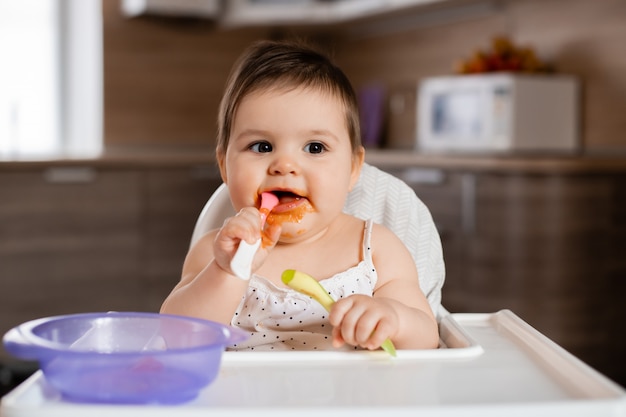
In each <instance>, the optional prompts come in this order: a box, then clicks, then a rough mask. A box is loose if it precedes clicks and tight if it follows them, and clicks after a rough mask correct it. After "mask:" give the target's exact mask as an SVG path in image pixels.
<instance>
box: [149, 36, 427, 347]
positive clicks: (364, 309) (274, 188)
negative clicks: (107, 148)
mask: <svg viewBox="0 0 626 417" xmlns="http://www.w3.org/2000/svg"><path fill="white" fill-rule="evenodd" d="M364 152H365V151H364V149H363V147H362V146H361V142H360V128H359V115H358V107H357V101H356V98H355V93H354V90H353V89H352V86H351V85H350V82H349V81H348V79H347V77H346V76H345V74H344V73H343V72H342V71H341V70H340V69H339V68H338V67H337V66H335V65H334V64H333V63H332V62H331V61H330V60H329V58H328V57H327V56H325V55H324V54H322V53H320V52H318V51H316V50H315V49H314V48H311V47H309V46H306V45H303V44H300V43H292V42H271V41H260V42H257V43H255V44H253V45H252V46H251V47H250V48H249V49H248V50H247V51H246V52H245V53H244V54H243V55H242V57H241V58H240V59H239V61H238V62H237V64H236V65H235V67H234V70H233V72H232V74H231V76H230V78H229V81H228V84H227V88H226V92H225V94H224V97H223V99H222V102H221V106H220V112H219V120H218V141H217V150H216V156H217V161H218V164H219V169H220V173H221V176H222V179H223V180H224V182H225V183H226V184H227V185H228V190H229V193H230V198H231V202H232V205H233V207H234V208H235V210H236V211H238V213H237V214H236V215H235V216H233V217H231V218H229V219H227V220H226V221H225V222H224V224H223V226H222V227H221V228H220V229H218V230H213V231H211V232H209V233H207V234H206V235H205V236H203V237H202V238H201V239H200V240H199V241H198V242H197V243H196V244H195V245H193V247H192V248H191V249H190V251H189V253H188V254H187V257H186V260H185V263H184V266H183V271H182V278H181V280H180V282H179V283H178V285H176V287H175V288H174V289H173V291H172V292H171V294H170V295H169V296H168V297H167V299H166V300H165V302H164V303H163V306H162V308H161V312H162V313H171V314H182V315H188V316H194V317H200V318H204V319H208V320H213V321H217V322H221V323H225V324H232V325H233V326H236V327H239V328H241V329H243V330H245V331H247V332H248V333H249V334H250V338H249V339H248V340H247V341H245V342H243V343H239V344H238V345H236V346H232V347H231V349H242V350H243V349H254V350H304V349H306V350H312V349H319V350H328V349H355V348H356V349H370V350H373V349H378V348H379V347H380V345H381V343H382V342H383V341H384V340H385V339H387V338H390V339H391V340H392V341H393V343H394V344H395V346H396V347H397V348H399V349H420V348H435V347H437V345H438V340H439V338H438V329H437V322H436V320H435V317H434V315H433V312H432V311H431V309H430V306H429V304H428V301H427V300H426V297H425V296H424V294H423V293H422V291H421V289H420V286H419V281H418V275H417V269H416V266H415V263H414V261H413V258H412V257H411V255H410V253H409V251H408V250H407V249H406V247H405V246H404V244H403V243H402V242H401V241H400V240H399V239H398V238H397V237H396V236H395V235H394V234H393V233H392V232H391V231H390V230H388V229H387V228H385V227H384V226H382V225H379V224H375V223H373V222H372V221H370V220H362V219H358V218H356V217H353V216H351V215H348V214H346V213H343V212H342V208H343V206H344V203H345V201H346V197H347V194H348V193H349V191H350V190H351V189H352V187H353V186H354V184H355V183H356V182H357V180H358V178H359V174H360V171H361V166H362V164H363V160H364ZM263 192H271V193H273V194H275V195H276V196H277V197H278V200H279V202H278V205H277V206H276V207H275V208H274V209H272V211H271V213H270V214H269V216H268V217H267V223H266V225H265V226H263V227H262V217H263V215H262V214H261V212H260V211H259V207H260V196H261V193H263ZM261 237H262V238H263V244H262V245H261V247H260V249H259V250H258V251H257V253H256V255H255V257H254V260H253V264H252V271H253V275H252V277H251V279H250V280H249V281H246V280H241V279H239V278H237V277H235V275H234V273H233V271H232V270H231V267H230V263H231V260H232V258H233V256H234V254H235V252H236V251H237V248H238V246H239V244H240V242H241V241H243V240H245V241H246V242H248V243H254V242H255V241H257V240H258V239H259V238H261ZM286 269H295V270H299V271H302V272H305V273H307V274H309V275H312V276H313V277H315V278H316V279H318V280H320V283H321V284H322V285H323V286H324V287H325V289H326V290H327V291H328V292H329V293H330V294H331V295H332V296H333V298H335V299H336V300H337V302H336V303H335V304H334V305H333V308H332V310H331V312H330V313H327V312H326V311H325V310H324V309H323V308H322V307H321V306H320V305H318V304H317V303H316V302H315V301H313V300H312V299H311V298H310V297H308V296H305V295H302V294H300V293H297V292H295V291H294V290H291V289H289V288H288V287H287V286H285V285H284V284H283V283H282V281H281V275H282V272H283V271H284V270H286Z"/></svg>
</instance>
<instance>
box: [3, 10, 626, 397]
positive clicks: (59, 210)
mask: <svg viewBox="0 0 626 417" xmlns="http://www.w3.org/2000/svg"><path fill="white" fill-rule="evenodd" d="M120 10H121V5H120V2H119V1H118V0H103V1H102V13H103V47H104V54H103V69H104V70H103V77H104V112H103V113H104V119H103V120H104V126H103V129H104V135H103V139H104V153H103V154H102V156H101V157H98V158H93V159H74V158H62V157H61V158H59V157H56V158H51V159H49V160H37V161H27V160H11V158H4V159H2V160H1V161H0V228H1V229H0V236H1V239H0V280H1V285H2V291H1V292H0V333H4V332H5V331H6V330H8V329H9V328H10V327H12V326H14V325H16V324H19V323H21V322H23V321H26V320H29V319H33V318H37V317H42V316H49V315H53V314H63V313H72V312H84V311H98V310H104V311H106V310H147V311H156V310H158V308H159V306H160V303H161V301H162V300H163V298H164V297H165V295H166V294H167V293H168V292H169V290H170V289H171V288H172V287H173V285H175V283H176V282H177V280H178V278H179V271H180V267H181V263H182V260H183V257H184V254H185V252H186V250H187V247H188V242H189V238H190V237H191V230H192V228H193V224H194V222H195V219H196V218H197V215H198V214H199V212H200V210H201V208H202V205H203V204H204V202H205V201H206V200H207V198H208V197H209V196H210V194H211V192H212V190H213V189H214V188H215V187H217V186H218V185H219V183H220V179H219V176H218V173H217V171H216V169H215V165H214V161H213V157H212V149H213V144H214V132H215V117H216V113H217V107H218V103H219V100H220V97H221V93H222V89H223V86H224V82H225V80H226V77H227V75H228V71H229V70H230V68H231V66H232V64H233V62H234V60H235V59H236V57H237V56H238V55H239V54H240V53H241V51H242V50H243V49H244V48H245V47H246V46H247V45H249V44H250V42H252V41H253V40H256V39H260V38H285V37H293V36H297V37H306V38H308V39H311V40H313V41H314V42H316V43H318V44H319V45H321V46H322V47H324V48H326V49H327V50H328V51H330V52H331V53H332V54H333V56H334V57H335V59H336V61H337V62H338V64H339V65H340V66H341V67H342V68H343V69H344V70H345V71H346V73H347V74H348V76H349V77H350V79H351V80H352V81H353V84H354V86H355V88H356V89H357V90H359V91H362V90H363V89H365V88H368V87H370V86H378V87H381V88H383V90H384V91H385V93H386V96H387V99H388V101H387V103H388V104H387V106H386V111H385V115H386V124H385V129H384V131H383V133H382V134H381V136H380V144H379V146H378V148H371V149H369V150H368V161H369V162H370V163H372V164H375V165H378V166H380V167H382V168H384V169H386V170H389V171H391V172H393V173H395V174H397V175H398V176H400V177H402V178H404V179H405V180H406V181H407V182H408V183H409V184H411V185H412V186H413V187H414V188H415V190H416V192H417V193H418V196H420V197H421V198H422V199H423V200H424V201H425V202H426V204H427V205H428V206H429V207H430V209H431V211H432V213H433V217H434V219H435V222H436V223H437V225H438V228H439V230H440V233H441V237H442V242H443V247H444V255H445V260H446V265H447V278H446V285H445V287H444V293H443V304H444V306H446V307H447V308H448V309H449V310H451V311H452V312H492V311H496V310H498V309H502V308H509V309H511V310H513V311H514V312H515V313H517V314H518V315H520V316H521V317H522V318H523V319H525V320H526V321H528V322H529V323H531V324H532V325H533V326H535V327H536V328H538V329H539V330H540V331H541V332H543V333H544V334H546V335H548V336H549V337H551V338H552V339H553V340H555V341H556V342H558V343H559V344H561V345H562V346H564V347H565V348H566V349H568V350H569V351H571V352H572V353H574V354H575V355H577V356H579V357H580V358H582V359H583V360H585V361H586V362H588V363H589V364H591V365H592V366H594V367H595V368H597V369H598V370H600V371H601V372H603V373H605V374H606V375H608V376H609V377H611V378H612V379H614V380H616V381H618V382H620V383H621V384H626V365H624V361H623V360H622V359H623V358H622V357H623V354H624V353H626V336H625V335H624V332H623V331H621V330H622V329H623V327H624V325H623V323H625V322H626V310H625V309H624V308H623V307H622V305H621V300H622V297H623V294H626V291H625V290H626V260H625V259H624V258H626V257H625V256H624V254H625V252H626V243H624V242H625V239H626V181H625V180H626V136H624V133H623V132H624V131H626V118H625V117H624V112H625V110H626V77H624V75H623V74H625V73H626V54H624V53H623V50H624V44H625V43H626V2H624V1H622V0H503V1H472V0H441V1H435V2H431V3H426V4H422V5H416V6H407V7H406V8H404V9H402V10H398V11H392V12H387V13H380V14H377V15H374V16H367V17H363V18H359V19H348V20H346V21H342V22H339V23H335V24H320V23H318V24H311V23H310V22H306V20H303V21H294V22H291V23H289V24H284V25H276V24H264V23H263V22H258V23H255V24H251V25H243V26H232V27H224V26H223V25H221V24H220V22H219V21H217V20H216V19H215V18H201V17H176V18H173V17H164V16H155V15H141V16H138V17H133V18H128V17H125V16H124V15H122V13H121V12H120ZM502 35H503V36H507V37H509V38H510V39H511V40H513V41H514V42H515V43H519V44H522V45H529V46H532V47H533V48H534V50H535V51H536V52H537V54H538V55H539V56H540V58H541V59H543V60H545V61H547V62H549V63H551V64H552V65H553V66H554V67H555V68H556V69H557V71H558V72H561V73H567V74H573V75H575V76H577V77H579V79H580V80H581V82H582V97H581V111H580V135H581V150H580V152H579V154H578V155H575V156H571V155H563V156H560V155H554V154H552V155H506V156H493V155H462V154H454V155H446V154H434V155H431V154H420V153H416V152H407V150H406V149H408V148H411V147H412V146H413V144H414V141H415V134H416V133H415V131H416V120H415V94H416V91H417V87H418V84H419V82H420V81H421V80H423V79H424V78H426V77H430V76H437V75H447V74H451V73H452V72H453V68H454V65H455V63H457V62H458V61H459V60H460V59H462V58H467V57H468V56H471V55H472V53H473V51H474V50H476V49H477V48H487V47H488V46H489V45H490V42H491V39H492V38H493V37H494V36H502ZM391 103H396V104H391ZM398 103H400V104H398ZM0 362H4V363H5V364H7V367H6V368H3V370H2V372H0V382H3V383H4V384H5V385H7V384H11V383H14V382H15V380H16V379H19V378H20V376H21V375H23V374H25V373H28V372H29V371H30V369H31V368H30V367H29V366H28V365H24V364H19V363H14V361H13V360H12V359H11V358H10V357H9V356H8V355H6V354H4V353H2V354H1V355H0Z"/></svg>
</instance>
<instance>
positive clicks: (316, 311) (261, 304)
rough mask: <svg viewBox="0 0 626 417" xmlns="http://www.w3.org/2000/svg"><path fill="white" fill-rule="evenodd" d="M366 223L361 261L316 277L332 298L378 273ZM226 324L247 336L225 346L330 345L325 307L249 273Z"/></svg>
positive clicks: (357, 289) (363, 289) (366, 288)
mask: <svg viewBox="0 0 626 417" xmlns="http://www.w3.org/2000/svg"><path fill="white" fill-rule="evenodd" d="M372 225H373V222H372V221H371V220H368V221H367V222H365V227H364V233H363V259H362V260H361V262H359V264H358V265H356V266H354V267H352V268H350V269H348V270H347V271H344V272H340V273H338V274H336V275H334V276H332V277H330V278H328V279H324V280H321V281H320V283H321V284H322V286H324V288H325V289H326V290H327V291H328V293H329V294H330V295H331V296H332V297H333V298H334V299H335V300H339V299H341V298H344V297H348V296H350V295H352V294H365V295H370V296H371V295H372V294H373V291H374V287H375V285H376V281H377V279H378V276H377V274H376V269H375V268H374V264H373V262H372V254H371V250H370V238H371V233H372ZM304 272H306V271H304ZM231 324H232V325H233V326H235V327H238V328H240V329H242V330H244V331H246V332H248V334H249V338H248V339H247V340H245V341H243V342H241V343H238V344H236V345H233V346H230V347H229V350H259V351H268V350H276V351H284V350H330V349H335V348H333V347H332V343H331V337H330V335H331V332H332V326H331V325H330V324H329V322H328V313H327V312H326V310H324V308H323V307H322V306H321V305H320V304H319V303H317V301H315V300H313V299H312V298H311V297H309V296H306V295H303V294H300V293H299V292H297V291H295V290H292V289H290V288H282V287H277V286H276V285H274V284H273V283H272V282H270V281H268V280H267V279H265V278H263V277H261V276H258V275H253V276H252V277H251V278H250V283H249V285H248V289H247V291H246V294H245V295H244V297H243V299H242V301H241V303H240V304H239V307H238V308H237V311H236V312H235V315H234V316H233V319H232V321H231ZM344 348H345V349H347V350H349V349H354V347H351V346H344Z"/></svg>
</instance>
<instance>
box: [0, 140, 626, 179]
mask: <svg viewBox="0 0 626 417" xmlns="http://www.w3.org/2000/svg"><path fill="white" fill-rule="evenodd" d="M365 160H366V161H367V162H368V163H370V164H372V165H375V166H379V167H383V168H397V169H402V168H431V169H447V170H458V171H484V172H488V171H495V172H509V173H510V172H520V173H538V174H582V173H619V172H624V173H626V154H625V155H618V156H604V155H603V156H579V155H461V154H425V153H418V152H415V151H410V150H383V149H368V150H367V151H366V157H365ZM85 165H89V166H94V167H101V168H122V167H137V168H139V167H152V166H154V167H177V166H189V165H192V166H193V165H216V161H215V153H214V152H213V150H212V148H209V147H208V146H207V147H204V146H202V147H201V146H197V147H184V148H163V147H152V148H148V147H136V148H124V149H116V150H108V151H105V152H104V153H102V154H101V155H98V156H95V157H68V156H62V155H60V156H51V157H47V158H40V159H19V158H10V157H0V171H7V170H20V169H32V168H38V167H53V166H85Z"/></svg>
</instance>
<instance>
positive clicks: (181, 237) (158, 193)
mask: <svg viewBox="0 0 626 417" xmlns="http://www.w3.org/2000/svg"><path fill="white" fill-rule="evenodd" d="M147 183H148V185H147V215H146V230H145V233H144V236H145V251H146V252H145V260H146V262H145V267H146V273H147V280H148V282H149V290H148V291H149V292H148V297H149V304H150V309H151V310H154V311H158V310H159V309H160V307H161V304H162V303H163V300H164V299H165V297H166V296H167V295H168V294H169V293H170V291H171V290H172V289H173V288H174V286H175V285H176V284H177V283H178V281H179V280H180V275H181V271H182V266H183V261H184V259H185V255H186V254H187V251H188V250H189V243H190V240H191V234H192V231H193V228H194V226H195V223H196V220H197V219H198V216H199V215H200V212H201V211H202V208H203V207H204V204H205V203H206V202H207V200H208V199H209V197H210V196H211V195H212V194H213V191H215V189H216V188H217V187H218V186H219V185H220V184H221V183H222V180H221V178H220V176H219V171H218V169H217V167H213V166H209V165H207V166H192V167H180V168H158V169H157V168H154V169H151V170H149V172H148V181H147Z"/></svg>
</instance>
